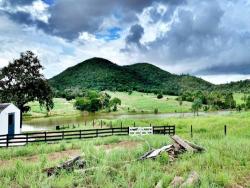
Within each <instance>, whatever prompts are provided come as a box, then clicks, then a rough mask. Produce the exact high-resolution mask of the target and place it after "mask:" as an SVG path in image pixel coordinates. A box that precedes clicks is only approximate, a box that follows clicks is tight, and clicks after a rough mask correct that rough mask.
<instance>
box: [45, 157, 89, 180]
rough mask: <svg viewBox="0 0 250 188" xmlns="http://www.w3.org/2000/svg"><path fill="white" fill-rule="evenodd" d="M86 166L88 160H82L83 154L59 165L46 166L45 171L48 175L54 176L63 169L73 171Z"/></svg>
mask: <svg viewBox="0 0 250 188" xmlns="http://www.w3.org/2000/svg"><path fill="white" fill-rule="evenodd" d="M85 166H86V161H85V160H82V159H81V156H76V157H73V158H72V159H70V160H68V161H65V162H64V163H62V164H60V165H58V166H54V167H51V168H46V169H44V170H43V172H46V173H47V176H52V175H57V174H58V173H59V172H60V171H61V170H66V171H73V170H74V169H83V168H84V167H85Z"/></svg>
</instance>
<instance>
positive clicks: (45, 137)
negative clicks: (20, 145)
mask: <svg viewBox="0 0 250 188" xmlns="http://www.w3.org/2000/svg"><path fill="white" fill-rule="evenodd" d="M44 140H45V142H47V132H44Z"/></svg>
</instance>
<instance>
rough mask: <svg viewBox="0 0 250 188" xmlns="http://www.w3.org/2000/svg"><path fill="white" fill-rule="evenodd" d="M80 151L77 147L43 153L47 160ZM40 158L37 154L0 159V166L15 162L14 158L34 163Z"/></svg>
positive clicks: (69, 155)
mask: <svg viewBox="0 0 250 188" xmlns="http://www.w3.org/2000/svg"><path fill="white" fill-rule="evenodd" d="M80 154H81V151H80V150H78V149H71V150H65V151H59V152H53V153H48V154H45V155H46V156H47V160H48V161H59V160H61V159H66V158H71V157H72V156H76V155H80ZM39 159H40V157H39V155H32V156H28V157H15V158H13V159H10V160H0V167H3V166H11V165H13V164H15V161H16V160H20V161H24V162H29V163H35V162H38V161H39Z"/></svg>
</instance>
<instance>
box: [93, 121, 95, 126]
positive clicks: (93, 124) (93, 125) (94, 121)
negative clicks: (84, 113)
mask: <svg viewBox="0 0 250 188" xmlns="http://www.w3.org/2000/svg"><path fill="white" fill-rule="evenodd" d="M93 127H95V120H94V119H93Z"/></svg>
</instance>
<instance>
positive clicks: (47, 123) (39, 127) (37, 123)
mask: <svg viewBox="0 0 250 188" xmlns="http://www.w3.org/2000/svg"><path fill="white" fill-rule="evenodd" d="M230 113H232V112H231V111H218V112H207V113H205V112H200V113H199V115H200V116H208V115H228V114H230ZM183 116H184V117H190V116H193V113H163V114H123V115H114V114H96V115H95V114H92V115H81V116H72V117H57V118H43V119H33V120H30V121H25V122H24V123H23V128H22V131H44V130H52V129H55V127H56V126H57V125H68V124H83V123H84V122H85V121H86V122H89V121H92V120H101V119H107V120H125V119H134V120H138V119H149V120H150V119H152V120H153V119H165V118H170V117H183Z"/></svg>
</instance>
